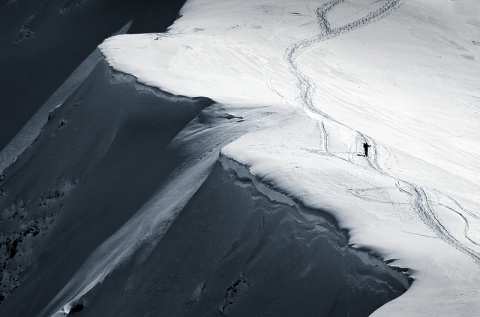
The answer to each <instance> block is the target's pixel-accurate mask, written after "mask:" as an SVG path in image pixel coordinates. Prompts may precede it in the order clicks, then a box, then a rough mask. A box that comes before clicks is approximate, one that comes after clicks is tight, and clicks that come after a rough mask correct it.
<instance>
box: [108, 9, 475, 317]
mask: <svg viewBox="0 0 480 317" xmlns="http://www.w3.org/2000/svg"><path fill="white" fill-rule="evenodd" d="M181 15H182V16H181V17H180V18H179V19H178V20H177V21H176V22H175V23H174V25H173V26H172V27H171V28H170V29H169V32H168V33H166V34H143V35H120V36H116V37H112V38H110V39H108V40H106V41H105V42H104V43H103V44H102V45H101V46H100V50H101V52H102V53H103V54H104V55H105V57H106V59H107V61H108V63H109V64H110V66H112V67H113V68H114V69H115V70H118V71H121V72H125V73H128V74H131V75H133V76H135V77H136V78H137V80H138V81H139V82H141V83H144V84H147V85H150V86H154V87H158V88H161V89H163V90H165V91H168V92H171V93H174V94H179V95H185V96H207V97H209V98H212V99H214V100H216V101H218V102H221V103H224V104H227V105H232V107H233V106H250V107H252V111H255V109H256V108H259V109H261V108H262V106H263V105H268V106H273V107H275V106H277V105H278V106H281V107H284V106H285V105H287V106H290V107H292V108H293V109H294V110H295V111H294V113H295V115H293V116H291V117H289V118H282V120H281V121H279V122H277V123H276V124H275V125H272V124H271V123H269V124H268V127H265V128H264V129H260V130H257V131H255V132H251V133H247V134H246V135H244V136H243V137H241V138H240V139H238V140H237V141H234V142H233V143H230V144H229V145H227V146H225V147H224V148H223V149H222V151H221V156H222V157H225V158H228V159H230V160H233V161H236V162H238V163H240V164H242V165H244V166H246V167H247V168H248V169H249V171H250V173H251V174H252V175H253V176H254V177H255V178H256V179H258V180H260V181H261V182H262V183H264V184H265V185H266V186H267V187H269V188H270V189H273V190H275V191H278V192H280V193H283V194H285V195H286V196H287V197H289V199H291V200H292V201H295V202H298V203H303V204H305V205H306V206H308V207H312V208H322V209H327V210H329V211H330V212H331V214H332V215H333V216H334V217H335V218H336V219H337V220H338V222H339V225H340V227H342V228H346V229H348V232H349V235H350V243H351V244H352V245H354V246H356V247H362V248H368V249H370V250H373V251H374V252H376V253H377V254H379V255H380V256H381V257H383V258H384V259H385V260H393V261H392V263H391V265H392V266H399V267H403V268H410V269H411V272H410V274H411V276H412V277H413V278H414V282H413V284H412V286H411V288H410V289H409V290H408V291H407V292H406V293H405V294H404V295H402V296H400V297H399V298H397V299H395V300H393V301H392V302H389V303H387V304H386V305H384V306H383V307H381V308H380V309H378V310H377V311H376V312H375V313H374V314H373V315H374V316H473V315H476V314H477V312H478V311H479V310H480V294H478V285H479V283H480V208H479V206H480V196H479V195H478V193H479V192H480V124H479V121H480V80H479V79H480V67H479V60H480V5H478V2H477V1H476V0H462V1H432V0H409V1H398V0H388V1H373V0H368V1H367V0H359V1H342V0H332V1H325V0H323V1H300V0H295V1H291V0H288V1H287V0H256V1H235V0H223V1H214V0H189V1H187V3H186V4H185V5H184V7H183V9H182V11H181ZM364 142H368V143H369V144H370V145H371V146H372V147H371V148H370V153H369V157H368V158H367V157H364V156H362V155H361V154H362V153H363V149H362V144H363V143H364Z"/></svg>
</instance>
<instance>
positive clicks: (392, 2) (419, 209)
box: [285, 0, 480, 264]
mask: <svg viewBox="0 0 480 317" xmlns="http://www.w3.org/2000/svg"><path fill="white" fill-rule="evenodd" d="M343 2H345V0H331V1H329V2H327V3H325V4H323V5H321V6H319V7H318V8H317V9H316V10H315V15H316V18H317V23H318V25H319V28H320V32H319V33H318V34H317V35H315V36H313V37H310V38H306V39H303V40H300V41H298V42H295V43H293V44H292V45H290V46H289V47H288V48H287V50H286V53H285V60H286V62H287V64H288V66H289V68H290V71H291V73H292V74H293V76H294V77H295V78H296V80H297V83H296V86H297V88H298V90H299V94H298V102H299V104H300V105H301V107H302V108H304V109H305V110H306V111H307V112H309V113H311V114H313V115H314V117H316V118H317V119H318V120H319V130H320V133H321V148H322V149H321V150H322V152H323V153H321V154H322V155H327V156H332V157H335V158H338V159H341V160H344V161H348V162H350V163H352V164H356V165H359V164H358V163H355V162H354V159H353V158H354V153H350V154H349V157H348V159H345V158H343V157H340V156H338V155H335V154H334V153H333V152H332V151H330V150H329V133H328V131H327V128H326V127H325V122H329V123H330V124H333V125H338V126H341V127H343V128H346V129H348V130H350V131H351V132H352V134H354V135H356V139H357V140H360V141H361V142H362V143H363V142H367V143H368V144H370V145H371V152H372V154H371V156H369V157H367V158H366V163H367V164H368V167H369V168H370V169H373V170H374V171H376V172H378V173H380V174H381V175H384V176H386V177H389V178H393V179H395V184H396V188H397V189H398V190H399V191H400V192H403V193H405V194H406V195H408V196H409V197H410V198H411V203H410V204H411V207H412V209H413V210H414V211H415V213H416V214H417V216H418V217H419V218H420V219H421V221H422V222H423V223H424V224H425V225H426V226H427V227H428V228H430V229H431V230H432V231H433V232H434V233H435V234H436V235H437V237H438V238H440V239H441V240H443V241H444V242H445V243H447V244H449V245H451V246H453V247H454V248H456V249H457V250H459V251H461V252H463V253H464V254H467V255H468V256H470V257H471V258H472V259H473V260H474V261H475V262H476V263H478V264H480V253H479V252H478V251H476V250H473V249H472V248H470V247H469V246H467V245H465V244H464V243H462V242H461V241H459V240H458V239H457V238H455V237H454V235H453V234H452V233H451V232H450V230H449V229H448V227H447V225H446V224H445V223H443V222H442V220H441V219H440V218H439V216H438V214H437V213H436V212H435V210H434V209H433V208H432V204H431V201H430V200H429V198H428V195H427V189H426V188H424V187H422V186H419V185H416V184H414V183H411V182H408V181H405V180H401V179H399V178H397V177H395V176H394V175H393V174H391V173H389V172H388V171H387V170H390V169H389V168H388V167H385V168H382V167H381V166H380V162H379V156H380V153H379V152H381V153H382V154H383V152H387V153H386V154H387V156H392V155H393V156H394V158H395V159H396V160H398V158H396V156H395V154H394V153H393V151H391V150H390V149H388V148H386V147H385V148H384V147H382V148H380V146H379V145H378V144H377V143H376V142H375V140H374V139H372V138H370V137H368V136H366V135H364V134H362V133H361V132H360V131H357V130H355V129H353V128H350V127H348V126H347V125H345V124H344V123H342V122H340V121H338V120H336V119H335V118H333V117H331V116H330V115H328V114H327V113H325V112H323V111H321V110H320V109H318V108H317V107H315V104H314V102H313V95H314V93H315V83H313V82H312V81H311V80H310V79H309V78H308V77H307V76H306V75H304V74H303V73H302V72H301V71H300V70H299V67H298V62H297V61H298V58H299V56H300V55H301V54H302V53H303V52H304V51H305V50H306V49H308V48H309V47H311V46H313V45H315V44H319V43H321V42H324V41H327V40H330V39H332V38H334V37H337V36H340V35H342V34H345V33H348V32H351V31H354V30H356V29H358V28H361V27H363V26H366V25H368V24H370V23H373V22H375V21H378V20H380V19H383V18H384V17H386V16H387V15H389V14H390V13H392V12H393V11H394V10H395V9H397V8H398V7H399V6H400V5H401V4H402V3H403V0H387V1H386V3H385V4H384V5H383V6H381V7H380V8H378V9H377V10H374V11H371V12H369V13H368V14H366V15H365V16H364V17H362V18H360V19H358V20H355V21H353V22H351V23H348V24H346V25H344V26H341V27H337V28H332V27H331V25H330V23H329V21H328V18H327V15H328V12H329V11H331V10H332V9H334V8H335V7H336V6H338V5H339V4H341V3H343ZM431 191H434V192H436V193H437V194H438V195H440V196H443V197H445V198H447V199H448V200H450V201H451V203H452V204H453V205H454V207H451V206H448V205H445V204H441V203H439V204H438V206H442V207H444V208H446V209H448V210H450V211H451V212H453V213H455V214H456V215H458V216H459V217H460V218H461V219H462V221H463V222H464V228H463V237H462V238H465V239H466V240H468V241H469V242H470V243H471V244H472V245H474V246H475V247H480V243H478V242H476V241H475V240H473V239H472V238H471V237H470V236H469V229H470V223H469V221H468V219H467V217H466V216H465V214H468V215H469V216H470V217H471V218H473V219H474V220H476V221H480V217H478V216H477V215H476V214H475V213H473V212H471V211H468V210H466V209H465V208H463V207H462V206H461V205H460V204H459V203H458V202H457V201H455V200H454V199H453V198H451V197H449V196H447V195H445V194H443V193H441V192H439V191H437V190H431ZM351 193H352V194H354V195H355V193H354V192H353V191H351ZM356 196H357V195H356ZM396 204H399V203H396Z"/></svg>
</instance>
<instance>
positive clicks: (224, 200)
mask: <svg viewBox="0 0 480 317" xmlns="http://www.w3.org/2000/svg"><path fill="white" fill-rule="evenodd" d="M227 109H228V110H227ZM293 113H294V111H293V110H292V109H290V108H288V107H283V108H279V107H263V109H260V110H259V109H252V108H251V107H233V106H226V105H221V104H218V103H214V102H213V101H211V100H209V99H206V98H195V99H189V98H185V97H180V96H173V95H169V94H167V93H165V92H162V91H160V90H158V89H154V88H150V87H147V86H143V85H140V84H138V83H136V82H135V80H134V79H133V78H132V77H131V76H129V75H125V74H122V73H117V72H114V71H111V70H110V69H109V68H108V67H107V66H106V65H105V63H104V62H103V61H102V62H100V63H99V64H98V65H97V67H96V68H95V69H94V70H93V71H92V73H91V74H90V76H89V77H88V78H87V79H86V80H85V82H84V83H83V84H82V85H81V86H80V88H79V89H78V90H77V91H76V92H75V93H74V94H73V95H72V96H71V97H70V98H69V99H68V100H67V101H66V102H65V103H64V104H62V105H61V106H60V107H58V108H56V109H55V110H54V111H52V112H51V113H50V114H49V119H48V122H47V124H46V125H45V126H44V128H43V130H42V132H41V133H40V135H39V136H38V138H37V139H36V140H35V142H34V143H33V144H32V145H31V146H30V147H29V148H28V149H27V150H26V151H25V152H24V153H23V154H22V155H21V156H19V157H18V159H17V160H16V161H15V162H14V163H13V164H12V165H11V166H10V167H9V168H7V169H6V170H5V174H4V175H3V179H2V184H1V194H2V200H1V205H0V207H1V208H2V217H3V218H2V219H1V220H2V222H1V224H2V226H3V229H4V230H2V232H4V234H2V237H1V238H2V240H1V246H2V248H1V249H0V250H1V251H2V253H1V254H0V255H1V258H0V259H1V260H2V267H3V271H2V276H3V280H2V288H1V289H0V290H1V291H2V300H4V302H3V303H2V304H1V305H0V314H1V315H2V316H3V315H5V316H66V315H67V314H68V315H69V314H73V313H76V312H79V311H82V314H87V315H91V316H134V315H148V314H155V315H162V316H192V315H205V314H210V315H217V314H237V315H244V316H246V315H255V314H258V313H261V312H263V313H264V314H267V315H271V314H273V315H275V316H291V315H292V314H295V313H301V314H302V315H317V314H321V315H326V314H328V315H331V316H343V315H345V314H346V313H347V312H350V313H354V314H355V315H356V316H366V315H368V314H369V313H371V312H372V311H373V310H375V309H376V308H378V307H379V306H381V305H382V304H384V303H385V302H386V301H389V300H391V299H393V298H395V297H398V296H399V295H400V294H402V293H403V292H404V291H405V290H406V289H407V288H408V286H409V281H408V277H407V275H405V273H404V272H403V271H402V270H394V269H392V268H391V267H389V266H388V265H387V264H386V263H384V262H382V261H381V260H380V259H378V258H377V257H375V256H373V255H371V254H369V253H367V252H365V251H361V250H356V249H354V248H351V247H350V246H349V245H348V243H347V236H346V235H345V232H343V231H342V230H340V229H339V228H338V226H337V225H336V224H335V222H334V220H333V218H331V217H329V215H328V213H322V212H321V211H318V210H309V209H308V208H305V207H304V206H301V205H298V204H297V203H295V202H293V201H292V200H290V199H289V198H287V197H285V196H284V194H282V193H280V192H276V191H274V190H271V189H269V188H268V186H267V184H265V183H264V182H263V181H253V182H252V180H253V179H254V176H253V175H252V174H250V173H249V171H248V170H247V169H245V168H243V167H241V166H240V165H238V164H237V163H235V162H234V161H230V160H228V159H227V158H222V159H221V162H219V161H218V157H219V152H220V150H221V148H223V147H224V146H226V145H227V144H230V143H232V142H233V141H235V140H236V139H237V138H238V137H240V136H241V135H244V134H246V133H252V132H254V131H257V130H259V129H260V126H261V129H265V128H269V126H275V125H276V124H277V122H279V121H282V120H286V119H288V118H291V117H292V114H293ZM65 144H67V145H72V146H73V147H74V148H75V150H72V151H64V150H63V146H64V145H65ZM222 164H223V165H222ZM212 170H213V172H212ZM292 254H295V255H294V257H292ZM327 255H328V256H327ZM192 263H194V265H192ZM280 288H281V289H283V290H282V292H278V290H279V289H280ZM39 290H41V292H39ZM25 301H28V305H23V303H25ZM112 303H115V305H114V306H113V307H112ZM167 303H168V304H167Z"/></svg>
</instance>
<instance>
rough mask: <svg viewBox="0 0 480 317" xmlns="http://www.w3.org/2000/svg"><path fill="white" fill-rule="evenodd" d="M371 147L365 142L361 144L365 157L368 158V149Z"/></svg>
mask: <svg viewBox="0 0 480 317" xmlns="http://www.w3.org/2000/svg"><path fill="white" fill-rule="evenodd" d="M369 147H371V145H369V144H368V143H367V142H365V143H363V150H364V151H365V157H367V156H368V148H369Z"/></svg>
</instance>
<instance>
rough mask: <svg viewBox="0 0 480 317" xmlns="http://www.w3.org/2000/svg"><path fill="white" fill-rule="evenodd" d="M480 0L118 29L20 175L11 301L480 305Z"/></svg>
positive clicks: (53, 312)
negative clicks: (144, 30)
mask: <svg viewBox="0 0 480 317" xmlns="http://www.w3.org/2000/svg"><path fill="white" fill-rule="evenodd" d="M7 5H14V4H10V2H9V3H7ZM479 10H480V8H479V6H478V5H477V4H476V1H474V0H464V1H450V2H448V3H442V5H439V4H437V3H436V2H433V1H427V0H410V1H401V0H382V1H372V0H359V1H352V2H350V1H346V0H331V1H328V0H321V1H315V2H314V1H301V0H294V1H286V0H276V1H274V0H257V1H254V2H250V1H243V2H242V1H234V0H224V1H214V0H189V1H187V2H186V3H185V5H184V6H183V8H182V10H181V12H180V17H179V18H178V19H177V20H176V21H175V23H174V24H173V25H172V26H171V27H170V28H169V31H168V32H167V33H164V34H161V33H155V34H140V35H120V36H115V37H112V38H109V39H107V40H106V41H105V42H104V43H103V44H102V45H101V46H100V51H101V53H102V54H103V56H104V57H105V59H104V60H101V61H100V62H99V63H98V64H97V66H96V67H95V68H94V69H93V70H92V71H91V73H90V75H89V76H88V77H86V79H85V80H84V81H83V83H82V84H81V85H80V86H79V88H78V89H77V90H76V91H75V92H74V93H72V94H71V95H70V96H69V97H68V98H67V99H66V100H65V101H64V102H63V103H62V104H61V105H60V106H59V107H56V108H55V109H54V110H53V111H52V112H50V115H49V117H48V118H49V120H48V121H47V123H46V124H45V126H44V127H43V129H42V131H41V132H40V133H39V135H38V136H37V137H36V139H35V141H34V142H33V143H32V144H31V145H30V146H29V147H28V148H27V149H26V150H25V151H23V153H22V154H21V155H20V156H18V158H15V159H12V160H11V161H12V162H13V163H12V164H11V165H9V167H7V168H6V169H5V170H4V172H3V174H2V176H1V178H0V190H1V191H0V195H1V196H0V212H1V217H2V218H1V220H2V221H1V222H0V225H1V226H2V230H1V232H2V236H1V237H0V238H1V239H2V240H0V243H1V244H0V250H1V254H0V257H1V258H0V259H1V261H2V263H3V272H2V285H1V289H0V290H1V292H2V294H3V296H4V302H3V303H2V304H1V305H0V315H2V316H3V315H7V316H48V317H50V316H55V317H60V316H66V315H72V314H76V313H77V312H78V313H79V315H80V314H86V315H91V316H135V315H141V316H159V315H160V316H192V315H201V316H204V315H209V316H210V315H237V316H250V315H260V316H268V315H272V316H292V315H302V316H309V315H312V316H317V315H322V316H323V315H325V316H326V315H335V316H345V315H354V316H366V315H370V314H371V315H372V316H432V315H433V316H474V315H476V314H477V312H478V310H479V309H480V300H479V296H478V284H479V282H480V211H479V209H478V206H480V198H479V196H478V192H479V191H480V174H479V173H480V168H479V167H480V155H479V151H478V149H479V148H480V141H479V140H480V138H479V137H478V136H479V135H480V125H479V124H478V121H479V119H480V110H479V107H480V103H479V100H480V89H479V88H480V87H479V81H478V78H480V68H478V67H476V66H478V59H479V58H480V52H479V50H478V47H479V44H478V43H480V38H479V37H478V34H479V32H478V30H479V27H480V20H479V17H480V12H479ZM64 13H66V12H64ZM32 23H33V22H32ZM32 23H30V24H28V23H27V24H25V25H24V28H23V29H22V30H24V32H23V33H21V34H23V38H24V37H25V36H26V35H28V34H29V33H28V32H29V30H30V29H32V27H31V26H32ZM60 95H61V94H60ZM197 96H205V97H201V98H199V97H197ZM364 143H367V144H368V145H370V146H371V147H370V151H369V154H368V155H364V152H363V144H364ZM8 164H9V163H8ZM8 164H6V165H8ZM20 265H21V267H20ZM47 285H48V287H47ZM39 290H41V292H39ZM402 293H403V295H402ZM26 302H28V305H26V304H25V303H26ZM131 303H133V304H131ZM80 311H81V312H80Z"/></svg>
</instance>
